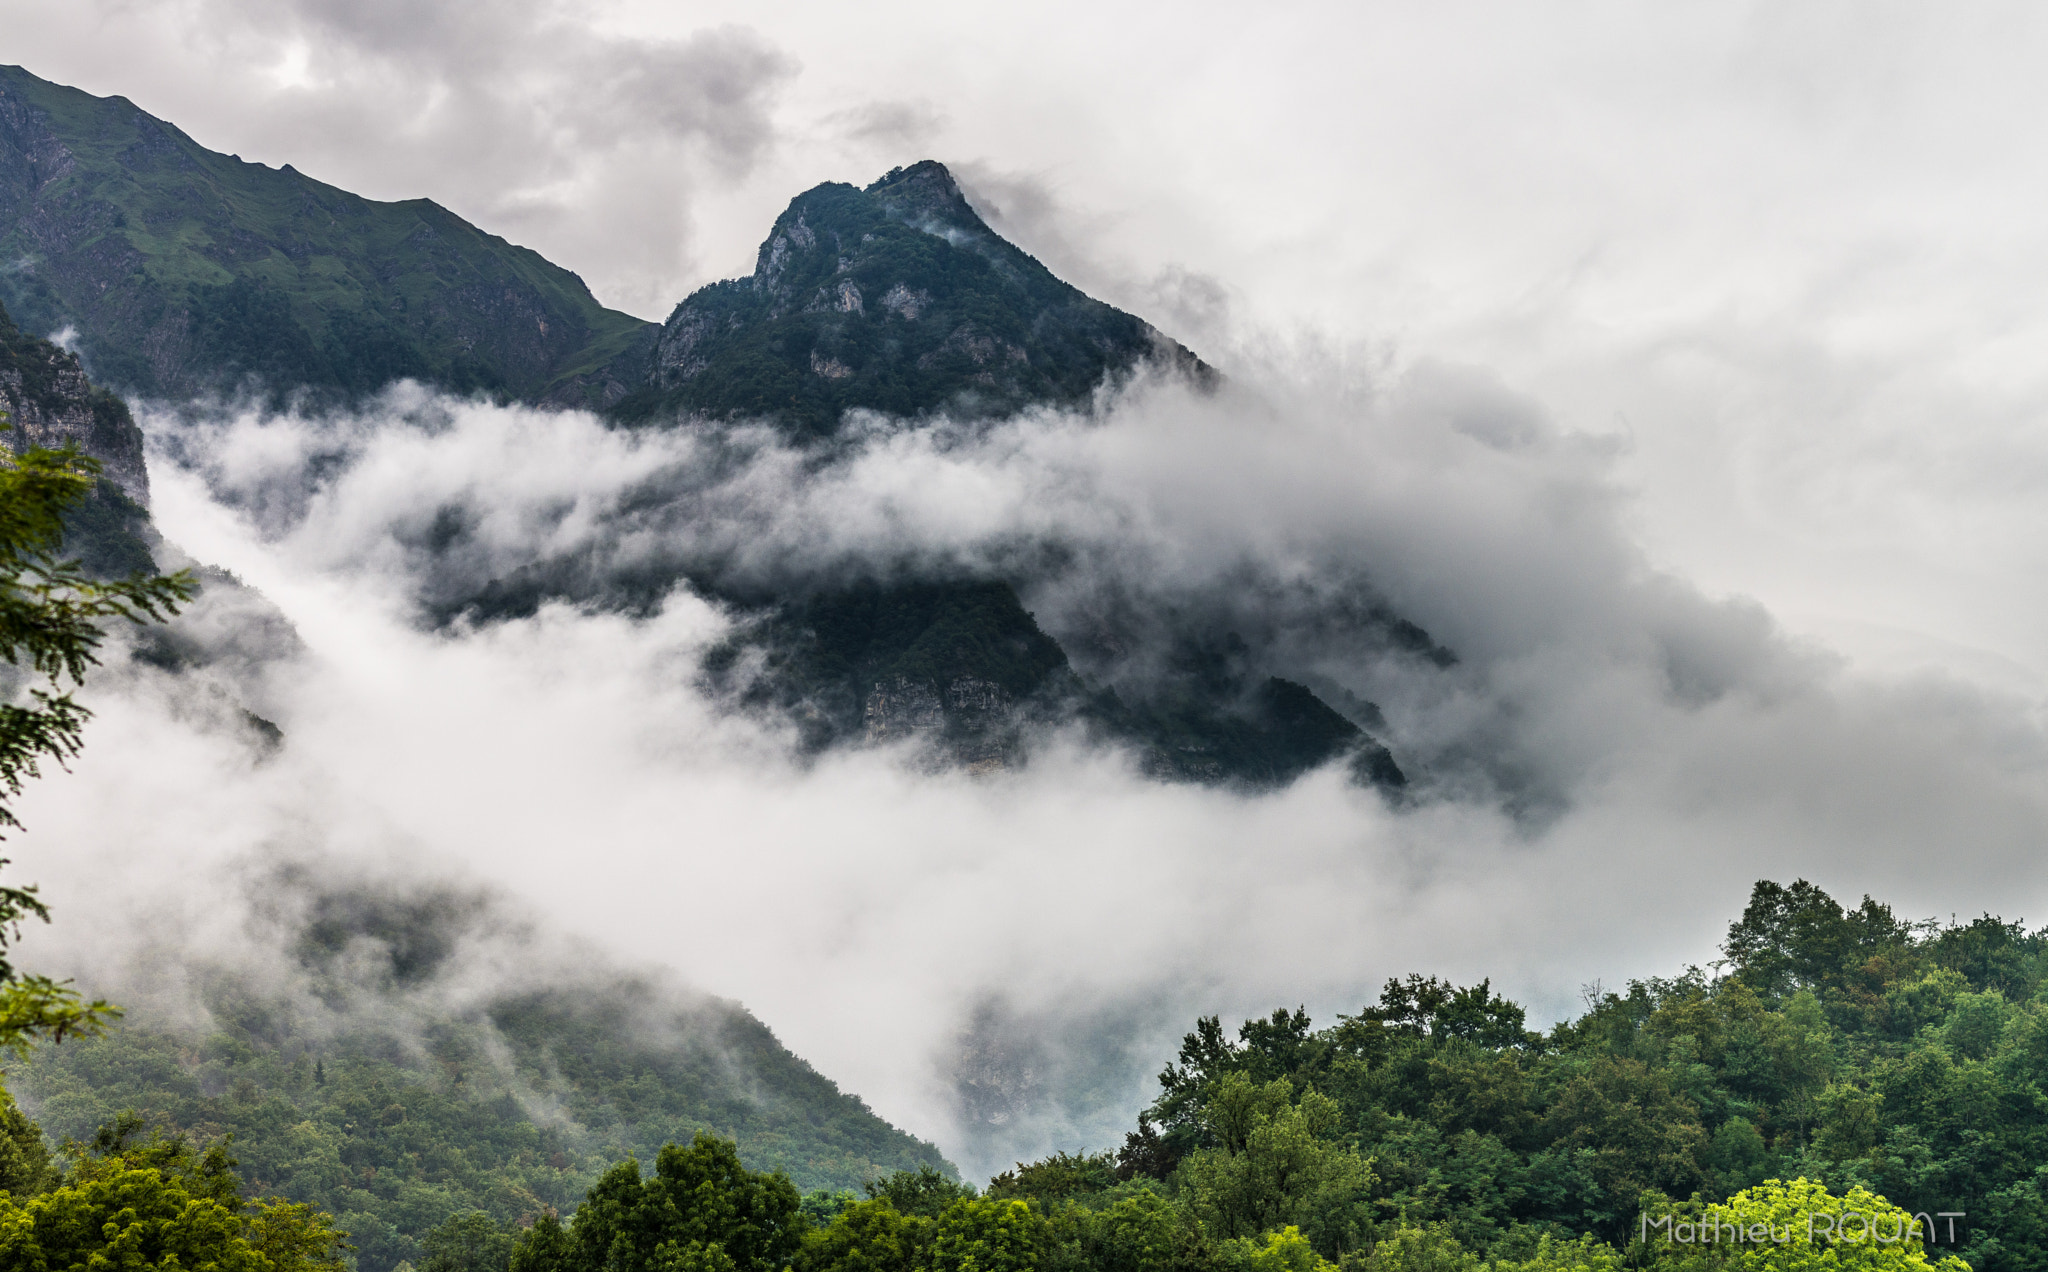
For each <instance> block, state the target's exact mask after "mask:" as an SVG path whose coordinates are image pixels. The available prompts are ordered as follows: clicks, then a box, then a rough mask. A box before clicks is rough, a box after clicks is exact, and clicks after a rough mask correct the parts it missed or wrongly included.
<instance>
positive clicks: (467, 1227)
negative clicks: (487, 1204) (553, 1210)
mask: <svg viewBox="0 0 2048 1272" xmlns="http://www.w3.org/2000/svg"><path fill="white" fill-rule="evenodd" d="M557 1227H559V1225H557ZM518 1243H519V1237H518V1234H517V1233H516V1232H515V1231H513V1230H511V1229H509V1228H508V1227H507V1226H506V1225H504V1224H501V1223H499V1222H498V1221H497V1220H495V1219H493V1218H491V1217H490V1216H489V1215H487V1214H485V1213H484V1212H483V1211H481V1210H466V1211H463V1212H462V1213H461V1214H456V1215H450V1216H449V1217H448V1219H447V1221H446V1222H444V1223H443V1224H442V1225H441V1226H440V1227H438V1228H436V1229H434V1230H433V1231H432V1232H430V1233H428V1234H427V1235H426V1238H425V1239H424V1240H422V1241H421V1242H420V1245H421V1246H423V1247H424V1248H425V1249H426V1252H427V1257H426V1259H425V1260H424V1261H423V1262H422V1263H421V1264H420V1265H419V1269H420V1272H506V1268H507V1267H508V1266H509V1265H510V1264H511V1261H512V1249H513V1247H514V1246H515V1245H517V1244H518ZM550 1244H551V1243H549V1242H548V1241H547V1239H546V1237H545V1236H543V1238H542V1245H543V1247H546V1246H548V1245H550ZM536 1253H538V1250H537V1251H536ZM532 1261H533V1260H532V1259H531V1258H529V1260H528V1262H532Z"/></svg>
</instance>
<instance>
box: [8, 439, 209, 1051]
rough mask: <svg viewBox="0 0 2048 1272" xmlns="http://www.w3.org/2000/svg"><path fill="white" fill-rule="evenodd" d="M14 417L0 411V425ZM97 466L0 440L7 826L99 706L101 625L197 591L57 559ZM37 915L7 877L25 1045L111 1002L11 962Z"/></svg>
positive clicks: (18, 1038) (15, 992)
mask: <svg viewBox="0 0 2048 1272" xmlns="http://www.w3.org/2000/svg"><path fill="white" fill-rule="evenodd" d="M7 427H11V425H9V423H8V421H7V418H6V416H5V413H4V412H0V428H7ZM98 474H99V463H98V461H96V460H94V459H92V458H90V457H89V456H86V455H84V454H81V453H80V452H79V451H78V450H77V449H76V448H75V447H71V446H66V447H64V448H63V449H61V450H50V449H46V448H43V447H34V448H31V449H30V450H28V451H25V452H23V453H22V454H20V455H15V454H13V453H11V452H10V451H8V450H7V449H6V448H4V447H0V658H4V659H5V660H6V661H7V662H8V663H9V664H10V665H11V666H12V667H13V668H14V670H15V673H16V678H17V679H20V678H25V679H26V680H27V684H26V686H21V685H19V684H17V685H16V686H14V691H13V692H11V693H9V695H8V697H9V698H11V699H12V700H11V701H5V702H0V835H4V834H5V832H6V831H8V830H18V829H20V827H21V822H20V820H19V819H18V818H16V816H15V814H14V809H13V807H12V805H13V801H14V800H15V799H16V798H17V797H18V796H20V794H21V792H22V783H23V782H24V781H25V780H26V779H28V778H33V777H37V776H40V774H41V765H42V763H43V762H44V761H49V762H52V763H55V764H57V765H59V766H62V765H63V764H65V763H66V762H67V761H69V760H70V759H71V758H72V757H74V756H76V755H77V754H78V749H79V746H80V744H81V743H82V741H83V730H84V728H85V722H86V721H87V720H88V719H89V718H90V717H91V712H89V711H87V710H86V709H85V708H84V707H83V706H81V705H80V704H79V703H78V701H77V700H76V699H75V698H74V697H73V696H72V694H71V692H70V688H76V687H77V686H79V685H81V684H83V683H84V681H85V673H86V669H87V668H88V667H91V666H92V665H93V664H94V663H96V662H97V661H98V656H97V651H98V649H99V646H100V643H101V642H102V641H103V640H104V639H105V635H106V633H105V631H104V629H103V627H102V624H103V623H104V622H105V621H106V620H108V619H115V618H119V619H127V620H129V621H131V622H136V623H141V622H160V621H162V620H164V619H166V618H168V617H170V616H171V615H172V614H174V613H176V612H177V608H178V606H179V604H181V603H182V602H183V601H185V600H187V599H189V598H190V597H191V595H192V592H193V585H192V580H191V579H190V577H189V576H187V575H185V574H183V573H179V574H175V575H168V576H166V575H144V574H138V575H135V576H133V577H131V578H128V579H124V580H120V581H118V582H102V581H97V580H94V579H92V578H91V577H89V576H88V575H87V574H86V573H85V572H84V571H83V570H81V569H80V568H79V566H78V563H77V562H75V561H66V560H63V559H61V558H60V556H59V555H58V554H59V553H60V552H61V551H62V549H63V546H64V514H65V512H66V510H68V509H70V508H72V507H74V506H75V505H77V504H78V503H79V502H80V501H81V500H83V499H84V498H85V497H86V495H87V494H89V493H90V492H91V490H92V485H93V482H94V481H95V480H97V479H98ZM67 685H68V686H69V687H70V688H67ZM23 687H25V688H26V693H25V694H23V693H22V692H21V689H22V688H23ZM6 864H7V863H6V861H5V860H4V859H0V866H4V865H6ZM29 918H36V919H41V920H42V921H43V922H45V923H47V922H49V920H50V911H49V908H48V907H47V906H45V905H44V904H43V902H42V900H41V898H39V897H38V896H37V895H36V889H35V887H34V885H28V886H25V887H8V886H0V1046H4V1047H8V1048H11V1049H13V1050H14V1051H16V1052H17V1053H20V1052H22V1051H23V1050H24V1049H25V1048H26V1046H27V1045H28V1044H29V1043H30V1042H33V1041H34V1040H35V1039H37V1038H49V1039H51V1040H53V1041H59V1040H62V1039H63V1038H64V1037H66V1036H67V1035H69V1034H74V1033H80V1032H86V1033H91V1032H97V1031H98V1030H100V1029H102V1028H104V1025H105V1022H106V1020H107V1019H108V1018H109V1016H110V1015H112V1014H113V1009H112V1008H111V1007H110V1006H109V1005H108V1004H107V1003H104V1002H100V1001H97V1000H95V1001H93V1002H89V1003H88V1002H85V1001H83V1000H81V998H80V997H79V995H78V994H77V993H76V992H75V991H74V990H72V989H71V988H70V987H69V986H68V985H64V984H59V983H58V982H56V981H53V980H51V979H49V978H48V977H44V976H29V975H24V974H22V973H21V972H20V970H19V969H17V968H16V967H15V966H14V964H13V961H12V960H11V959H10V958H9V957H8V947H9V946H10V945H11V944H12V942H13V941H15V940H16V939H18V938H19V937H20V934H21V924H22V922H23V921H24V920H26V919H29Z"/></svg>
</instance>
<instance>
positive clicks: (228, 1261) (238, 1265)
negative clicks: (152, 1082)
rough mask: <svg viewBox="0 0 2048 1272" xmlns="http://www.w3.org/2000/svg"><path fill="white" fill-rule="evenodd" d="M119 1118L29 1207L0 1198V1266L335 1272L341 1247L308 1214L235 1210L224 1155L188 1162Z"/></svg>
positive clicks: (161, 1139) (21, 1270)
mask: <svg viewBox="0 0 2048 1272" xmlns="http://www.w3.org/2000/svg"><path fill="white" fill-rule="evenodd" d="M140 1127H141V1124H140V1120H139V1119H135V1118H132V1117H131V1118H124V1119H122V1120H121V1121H119V1122H117V1123H115V1124H114V1125H112V1126H110V1127H108V1128H106V1129H104V1130H103V1131H102V1133H101V1134H100V1135H99V1136H98V1137H97V1138H96V1139H95V1141H94V1142H93V1143H92V1144H90V1145H84V1144H76V1143H74V1144H72V1145H71V1146H70V1150H71V1151H72V1152H73V1153H74V1154H75V1155H76V1157H77V1159H78V1161H77V1165H76V1166H75V1167H74V1168H73V1169H72V1171H71V1175H70V1177H69V1178H68V1179H66V1180H65V1181H64V1182H63V1183H62V1184H61V1185H59V1186H57V1187H54V1188H50V1189H48V1190H47V1191H45V1192H42V1193H40V1194H38V1195H36V1196H33V1197H27V1198H16V1197H15V1196H13V1195H12V1194H6V1193H0V1268H4V1269H7V1270H8V1272H32V1270H36V1269H46V1268H99V1269H110V1270H111V1269H144V1268H165V1269H169V1268H191V1269H195V1270H210V1272H344V1269H345V1268H346V1266H347V1264H346V1262H345V1260H344V1251H345V1250H346V1249H347V1246H346V1244H345V1237H344V1235H343V1234H342V1233H340V1232H337V1231H336V1230H335V1229H334V1226H333V1221H332V1220H330V1219H329V1218H328V1217H327V1216H326V1215H324V1214H321V1213H320V1212H319V1211H316V1210H314V1209H312V1208H311V1207H309V1206H303V1205H296V1204H293V1203H291V1202H286V1201H281V1200H275V1199H272V1200H265V1201H259V1202H256V1203H253V1204H245V1203H244V1202H243V1200H242V1197H241V1191H240V1181H239V1180H238V1179H237V1178H236V1176H235V1171H234V1160H233V1159H232V1158H230V1157H229V1156H228V1155H227V1150H226V1148H225V1146H224V1145H220V1144H215V1145H213V1146H212V1147H210V1148H208V1149H206V1150H205V1151H204V1152H195V1151H194V1150H193V1148H192V1147H191V1146H190V1144H189V1143H187V1142H186V1141H185V1140H184V1139H183V1138H181V1137H165V1136H160V1135H151V1136H149V1137H148V1138H147V1139H140V1140H138V1139H137V1132H138V1131H139V1130H140Z"/></svg>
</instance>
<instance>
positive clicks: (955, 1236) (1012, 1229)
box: [931, 1199, 1046, 1272]
mask: <svg viewBox="0 0 2048 1272" xmlns="http://www.w3.org/2000/svg"><path fill="white" fill-rule="evenodd" d="M1045 1237H1046V1233H1045V1221H1044V1220H1043V1219H1041V1218H1040V1217H1039V1216H1038V1215H1037V1214H1035V1213H1033V1211H1032V1209H1031V1203H1029V1202H1026V1201H1016V1200H1009V1201H1004V1200H1000V1199H976V1200H973V1201H969V1200H965V1199H963V1200H960V1201H956V1202H954V1203H953V1204H952V1205H951V1206H948V1207H947V1208H946V1212H945V1213H944V1214H942V1215H940V1216H939V1222H938V1228H937V1231H936V1232H935V1233H934V1234H933V1239H932V1254H931V1268H932V1272H1033V1270H1034V1269H1036V1268H1037V1267H1038V1260H1039V1255H1040V1252H1041V1251H1042V1250H1043V1248H1044V1246H1045V1244H1046V1240H1045Z"/></svg>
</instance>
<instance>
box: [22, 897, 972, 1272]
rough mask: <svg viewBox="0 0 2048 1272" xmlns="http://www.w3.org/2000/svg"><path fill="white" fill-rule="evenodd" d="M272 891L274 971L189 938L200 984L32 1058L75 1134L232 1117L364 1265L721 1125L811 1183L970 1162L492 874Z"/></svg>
mask: <svg viewBox="0 0 2048 1272" xmlns="http://www.w3.org/2000/svg"><path fill="white" fill-rule="evenodd" d="M254 888H255V889H258V890H260V893H261V897H262V901H263V904H264V906H266V907H267V908H268V909H269V910H270V911H271V912H273V913H283V914H289V915H290V916H291V917H290V919H289V920H288V921H287V922H286V924H285V927H284V928H283V930H281V931H278V932H274V933H268V934H266V935H264V936H261V937H259V938H258V940H259V944H258V945H256V946H255V947H253V948H255V949H257V950H260V951H261V952H262V953H261V954H260V955H258V956H257V958H258V959H259V960H260V962H261V963H262V966H261V968H260V969H256V968H252V967H250V966H247V965H236V964H234V963H227V962H220V961H213V960H209V959H208V957H207V956H205V955H203V954H197V953H194V952H193V951H190V950H181V951H179V952H178V954H177V956H176V957H175V959H171V960H168V961H170V962H172V963H174V964H175V966H176V967H177V968H178V969H179V972H178V975H177V976H176V977H174V978H172V981H173V983H174V984H175V983H176V982H179V981H183V982H184V983H185V984H186V985H187V986H189V988H177V989H166V988H165V987H164V986H163V985H162V984H160V983H159V984H155V985H150V984H143V985H133V986H130V987H128V988H126V989H121V990H119V991H118V993H119V996H120V999H121V1001H122V1002H123V1004H124V1005H126V1006H127V1007H129V1009H130V1019H129V1020H128V1021H127V1022H125V1023H124V1024H123V1025H122V1026H121V1027H119V1028H118V1029H117V1030H115V1031H114V1032H113V1033H111V1034H109V1035H108V1036H106V1037H104V1038H99V1039H90V1038H83V1039H80V1038H74V1039H70V1040H67V1041H65V1042H64V1043H63V1044H62V1045H49V1046H43V1047H39V1048H38V1049H36V1051H35V1052H34V1053H33V1054H32V1055H31V1056H30V1057H29V1058H28V1060H27V1062H26V1063H19V1064H17V1063H10V1065H9V1066H8V1074H7V1088H8V1090H10V1091H11V1092H12V1093H13V1094H14V1095H15V1096H16V1097H17V1098H18V1099H19V1100H20V1101H21V1103H22V1104H23V1106H24V1107H25V1108H27V1109H28V1110H29V1111H30V1113H31V1114H32V1115H33V1116H34V1117H35V1118H36V1120H37V1121H38V1122H40V1123H41V1124H42V1126H43V1129H44V1130H45V1131H46V1132H48V1133H49V1134H50V1135H51V1136H52V1137H53V1138H54V1139H56V1140H57V1141H58V1142H59V1143H61V1142H62V1141H63V1140H64V1139H66V1138H76V1139H81V1140H90V1139H91V1137H92V1135H93V1132H94V1131H95V1130H96V1129H97V1128H98V1127H100V1126H103V1125H106V1124H108V1123H109V1122H112V1121H113V1120H114V1119H115V1118H117V1117H118V1116H120V1115H121V1114H123V1113H124V1112H129V1111H134V1112H137V1113H140V1114H141V1115H142V1116H143V1117H144V1118H145V1119H147V1120H149V1121H151V1122H153V1123H156V1124H160V1125H168V1126H170V1127H173V1128H175V1129H177V1130H181V1131H184V1132H186V1133H188V1134H194V1135H198V1136H200V1137H203V1138H209V1139H210V1138H214V1137H217V1136H221V1135H232V1136H233V1141H232V1149H233V1152H234V1154H235V1156H236V1157H237V1158H239V1159H240V1161H241V1165H242V1173H243V1177H244V1178H245V1179H246V1180H248V1181H249V1183H250V1187H251V1188H252V1190H256V1191H261V1192H275V1193H278V1194H281V1195H283V1196H285V1197H288V1198H290V1199H292V1200H295V1201H305V1202H311V1203H313V1204H315V1205H317V1206H319V1207H320V1208H321V1209H323V1210H326V1211H328V1212H329V1213H331V1214H333V1215H335V1216H336V1217H337V1218H338V1219H339V1220H340V1222H341V1226H342V1227H343V1228H344V1229H346V1230H347V1231H348V1232H349V1233H350V1234H351V1240H352V1242H353V1243H354V1245H355V1246H356V1249H357V1254H356V1260H355V1265H356V1267H357V1268H358V1269H359V1270H360V1272H389V1270H390V1269H392V1268H394V1267H396V1266H397V1265H399V1264H400V1263H402V1262H405V1261H408V1260H410V1261H415V1262H417V1261H419V1260H420V1259H421V1258H422V1254H423V1252H422V1248H421V1244H420V1239H421V1238H422V1237H424V1236H425V1235H426V1234H427V1233H428V1232H430V1231H431V1230H432V1229H433V1228H434V1227H436V1226H437V1225H439V1224H440V1223H441V1222H442V1221H444V1220H445V1219H447V1218H448V1217H449V1216H450V1215H453V1214H459V1213H462V1212H464V1211H468V1210H472V1209H480V1210H483V1211H485V1212H486V1213H488V1214H490V1215H491V1216H492V1217H493V1218H495V1219H496V1220H498V1221H499V1222H501V1223H513V1222H518V1221H520V1220H522V1219H523V1220H525V1221H527V1222H531V1221H532V1219H533V1218H534V1217H536V1216H537V1215H539V1214H541V1213H543V1212H544V1211H545V1210H547V1209H549V1208H554V1209H557V1210H560V1211H563V1212H566V1211H568V1210H571V1209H573V1208H574V1207H575V1206H576V1205H577V1204H578V1203H579V1202H580V1201H581V1200H582V1199H583V1195H584V1193H585V1191H586V1190H587V1189H589V1187H590V1186H591V1185H592V1184H593V1183H594V1182H595V1181H596V1179H597V1177H598V1176H599V1174H601V1173H602V1172H603V1171H604V1170H605V1169H606V1168H607V1167H609V1166H611V1165H612V1164H613V1163H615V1162H617V1161H619V1160H620V1159H622V1158H625V1157H627V1156H632V1155H637V1156H638V1157H639V1158H640V1160H642V1161H644V1162H650V1163H651V1162H652V1161H653V1160H654V1156H655V1154H656V1153H657V1152H658V1151H659V1150H660V1148H661V1146H662V1145H663V1144H664V1143H668V1142H670V1141H677V1140H679V1141H681V1142H683V1143H688V1142H689V1141H690V1139H691V1137H692V1136H693V1135H694V1134H695V1133H696V1132H697V1131H699V1130H708V1131H711V1132H713V1133H715V1134H718V1135H721V1136H725V1137H727V1138H731V1139H734V1140H736V1141H737V1142H738V1144H739V1149H740V1153H741V1155H742V1157H743V1158H744V1159H745V1161H746V1162H747V1164H748V1165H749V1166H750V1167H752V1168H753V1169H756V1170H782V1171H786V1172H787V1173H788V1174H789V1176H790V1178H791V1180H792V1181H793V1182H794V1183H795V1184H796V1185H797V1187H798V1188H800V1189H804V1190H806V1191H813V1190H827V1191H832V1192H839V1191H844V1190H847V1189H858V1188H859V1187H860V1186H861V1185H862V1184H863V1183H864V1182H866V1181H867V1180H869V1179H873V1178H877V1177H881V1176H885V1175H888V1174H890V1173H892V1172H894V1171H898V1170H906V1169H908V1170H916V1169H919V1168H921V1167H931V1168H934V1169H937V1170H940V1171H942V1172H944V1173H945V1174H947V1175H948V1176H951V1175H953V1170H952V1167H951V1166H950V1165H948V1164H947V1162H946V1161H945V1159H944V1157H942V1156H941V1155H940V1153H939V1151H938V1149H937V1148H935V1147H933V1146H932V1145H931V1144H928V1143H924V1142H922V1141H919V1140H917V1139H915V1138H913V1137H912V1136H910V1135H907V1134H905V1133H904V1132H902V1131H900V1130H897V1129H896V1128H895V1127H893V1126H891V1125H890V1124H889V1123H887V1122H885V1121H883V1120H882V1119H881V1118H880V1117H878V1116H876V1115H875V1113H874V1112H873V1111H872V1110H870V1109H869V1108H868V1107H867V1105H866V1104H864V1103H863V1102H862V1101H861V1100H860V1099H859V1098H858V1097H856V1096H853V1095H851V1094H848V1093H846V1092H843V1091H841V1090H840V1089H839V1088H838V1087H837V1086H836V1085H835V1084H834V1083H833V1082H832V1081H831V1080H830V1079H828V1078H826V1077H824V1076H823V1075H821V1074H819V1073H818V1072H817V1071H816V1070H814V1069H812V1068H811V1066H810V1065H808V1064H806V1063H805V1062H804V1061H803V1060H801V1059H799V1058H798V1057H797V1056H795V1055H793V1054H792V1053H791V1052H790V1051H789V1050H788V1048H786V1047H784V1046H783V1045H782V1044H781V1043H780V1042H779V1041H778V1040H777V1039H776V1037H775V1035H774V1034H773V1033H772V1032H771V1031H770V1030H769V1029H768V1027H767V1026H766V1025H764V1024H762V1023H761V1022H760V1021H759V1020H758V1019H756V1018H755V1017H754V1016H752V1015H751V1014H749V1013H748V1012H747V1011H746V1010H745V1009H744V1008H743V1007H741V1006H740V1005H739V1004H737V1003H733V1002H729V1001H726V1000H723V999H718V998H712V997H708V996H704V995H698V994H693V993H690V992H688V991H685V990H682V989H679V988H678V987H675V986H672V985H665V984H663V983H661V982H659V981H654V980H650V979H648V978H646V977H642V976H637V975H634V974H631V973H629V972H626V971H623V970H620V969H618V968H615V967H610V966H607V965H605V964H604V963H602V962H601V961H599V960H596V959H594V958H592V957H591V956H590V955H589V953H588V952H587V951H579V950H565V949H560V948H552V947H550V946H549V945H548V944H547V943H546V942H545V941H544V940H543V939H541V938H539V937H536V936H535V935H534V934H532V933H531V932H529V931H522V930H521V924H520V921H519V918H518V916H516V915H511V914H508V913H507V912H506V911H505V910H504V908H503V907H502V906H501V905H499V904H498V903H496V902H495V901H494V900H493V899H492V898H491V897H489V896H487V895H485V894H481V893H467V892H456V891H451V890H447V889H436V888H433V887H407V888H392V887H384V886H378V885H366V884H364V883H362V882H360V881H354V882H348V883H344V884H337V883H335V882H334V881H331V880H328V881H320V880H315V879H314V878H313V877H312V876H311V875H309V874H308V873H306V872H305V871H303V870H291V869H287V870H280V871H278V872H275V873H271V874H267V875H264V876H262V877H260V878H259V879H258V880H257V881H256V883H255V885H254ZM508 969H516V971H513V970H508Z"/></svg>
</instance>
